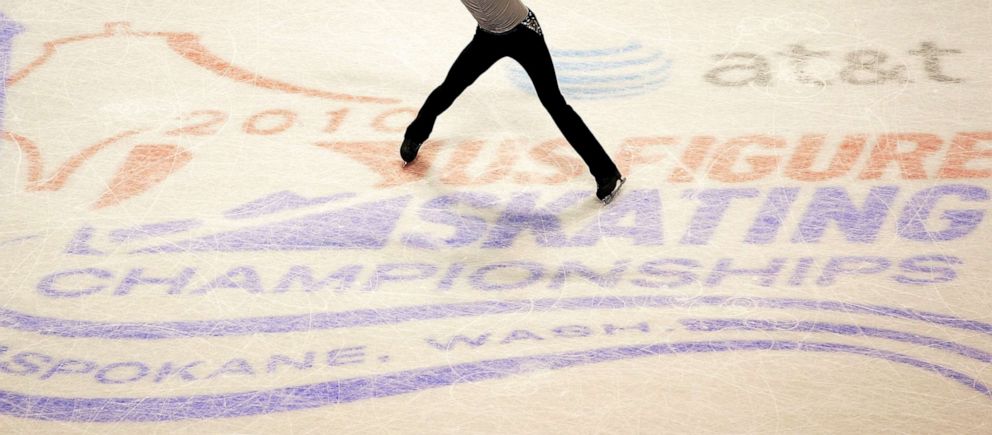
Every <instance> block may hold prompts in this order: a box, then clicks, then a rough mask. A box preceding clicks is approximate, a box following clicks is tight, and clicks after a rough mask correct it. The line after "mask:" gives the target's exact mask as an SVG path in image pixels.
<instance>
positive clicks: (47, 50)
mask: <svg viewBox="0 0 992 435" xmlns="http://www.w3.org/2000/svg"><path fill="white" fill-rule="evenodd" d="M119 34H126V35H128V37H141V38H144V37H160V38H165V39H166V42H167V43H168V46H169V48H171V49H172V50H173V51H175V52H176V53H178V54H179V55H180V56H182V57H183V58H185V59H186V60H189V61H191V62H193V63H194V64H196V65H198V66H200V67H203V68H205V69H207V70H209V71H211V72H213V73H215V74H218V75H220V76H222V77H226V78H229V79H231V80H235V81H238V82H241V83H246V84H249V85H251V86H256V87H259V88H264V89H270V90H275V91H281V92H286V93H290V94H299V95H305V96H309V97H317V98H324V99H331V100H342V101H349V102H353V103H373V104H396V103H399V100H398V99H395V98H380V97H369V96H361V95H351V94H342V93H336V92H329V91H323V90H319V89H312V88H307V87H303V86H297V85H294V84H291V83H287V82H283V81H280V80H275V79H270V78H266V77H261V76H259V75H258V74H256V73H253V72H251V71H249V70H247V69H245V68H241V67H238V66H235V65H233V64H231V63H229V62H227V61H225V60H224V59H223V58H221V57H220V56H217V55H215V54H213V53H211V52H210V51H209V50H208V49H207V48H206V47H205V46H204V45H203V44H201V43H200V42H199V39H200V38H199V36H197V35H195V34H192V33H177V32H138V31H133V30H131V29H130V27H129V25H128V23H121V22H110V23H106V24H104V31H103V32H102V33H93V34H84V35H77V36H70V37H66V38H60V39H55V40H52V41H48V42H45V43H44V44H43V47H44V52H43V53H42V54H41V55H40V56H39V57H38V58H37V59H35V60H33V61H31V62H30V63H29V64H28V65H26V66H25V67H23V68H21V69H20V70H19V71H17V72H15V73H14V74H13V75H10V76H8V77H7V81H6V84H7V86H13V85H14V84H16V83H17V82H19V81H20V80H22V79H23V78H24V77H26V76H27V75H29V74H31V73H32V72H33V71H34V70H36V69H37V68H38V67H40V66H41V65H43V64H45V63H46V62H48V60H49V59H50V58H51V57H52V56H53V55H54V54H55V53H56V52H58V49H59V46H61V45H65V44H71V43H74V42H80V41H86V40H90V39H95V38H109V37H113V36H115V35H119Z"/></svg>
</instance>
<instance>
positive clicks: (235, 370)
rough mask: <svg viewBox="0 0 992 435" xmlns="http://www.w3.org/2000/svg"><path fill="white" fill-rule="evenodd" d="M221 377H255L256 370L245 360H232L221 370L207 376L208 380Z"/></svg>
mask: <svg viewBox="0 0 992 435" xmlns="http://www.w3.org/2000/svg"><path fill="white" fill-rule="evenodd" d="M220 375H245V376H255V369H253V368H252V367H251V364H249V363H248V360H246V359H244V358H232V359H231V360H230V361H228V362H226V363H224V365H222V366H221V367H220V368H219V369H217V370H215V371H214V372H213V373H211V374H209V375H207V377H206V379H213V378H216V377H217V376H220Z"/></svg>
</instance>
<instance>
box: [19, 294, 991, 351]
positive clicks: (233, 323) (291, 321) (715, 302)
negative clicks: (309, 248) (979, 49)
mask: <svg viewBox="0 0 992 435" xmlns="http://www.w3.org/2000/svg"><path fill="white" fill-rule="evenodd" d="M694 306H754V307H762V308H770V309H782V310H790V309H791V310H811V311H833V312H843V313H850V314H863V315H872V316H879V317H887V318H896V319H904V320H913V321H919V322H923V323H929V324H933V325H940V326H945V327H949V328H954V329H962V330H967V331H972V332H978V333H981V334H985V335H992V324H988V323H983V322H979V321H975V320H967V319H961V318H957V317H953V316H947V315H943V314H938V313H930V312H926V311H916V310H910V309H902V308H893V307H886V306H880V305H865V304H852V303H848V302H837V301H825V300H805V299H784V298H757V297H755V298H741V297H739V296H736V297H735V296H716V295H715V296H701V297H677V296H658V295H646V296H591V297H575V298H564V299H560V298H545V299H535V300H527V299H522V300H490V301H478V302H466V303H456V304H437V305H416V306H407V307H395V308H378V309H360V310H353V311H342V312H324V313H307V314H301V315H286V316H267V317H249V318H243V319H221V320H192V321H174V322H96V321H88V320H69V319H58V318H54V317H42V316H34V315H30V314H25V313H20V312H17V311H13V310H8V309H3V308H0V327H5V328H10V329H15V330H20V331H26V332H34V333H38V334H43V335H55V336H61V337H70V338H102V339H113V340H119V339H134V340H160V339H168V338H188V337H226V336H239V335H255V334H266V333H269V334H271V333H288V332H298V331H313V330H322V329H339V328H358V327H365V326H376V325H391V324H398V323H405V322H412V321H422V320H438V319H450V318H461V317H476V316H487V315H497V314H509V313H522V312H555V311H586V310H618V309H626V308H633V307H652V308H662V307H679V308H686V307H694Z"/></svg>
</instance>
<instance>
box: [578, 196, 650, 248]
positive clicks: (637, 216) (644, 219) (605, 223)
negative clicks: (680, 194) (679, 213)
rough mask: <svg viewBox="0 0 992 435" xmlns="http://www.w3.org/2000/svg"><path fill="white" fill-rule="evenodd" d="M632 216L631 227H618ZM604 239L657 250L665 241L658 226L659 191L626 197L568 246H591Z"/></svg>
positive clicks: (608, 209) (605, 211)
mask: <svg viewBox="0 0 992 435" xmlns="http://www.w3.org/2000/svg"><path fill="white" fill-rule="evenodd" d="M630 214H633V215H634V222H633V224H632V225H630V226H623V225H620V222H622V221H623V220H625V219H626V218H627V216H628V215H630ZM603 237H624V238H628V239H631V240H632V241H633V242H634V244H635V245H640V246H658V245H661V244H662V243H663V241H664V236H663V235H662V225H661V197H660V195H659V192H658V190H635V191H632V192H629V193H625V194H624V195H623V196H621V197H620V200H618V201H617V202H615V203H613V204H611V205H610V207H608V208H607V209H605V210H604V211H603V212H601V213H600V214H599V216H598V217H597V219H596V220H595V221H594V222H593V223H592V224H590V225H589V226H587V227H586V228H584V229H582V230H580V231H579V232H578V233H577V234H576V235H575V237H574V238H572V240H571V242H570V245H571V246H593V245H595V244H597V243H599V241H600V240H601V239H602V238H603Z"/></svg>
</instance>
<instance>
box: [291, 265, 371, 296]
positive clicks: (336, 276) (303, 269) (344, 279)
mask: <svg viewBox="0 0 992 435" xmlns="http://www.w3.org/2000/svg"><path fill="white" fill-rule="evenodd" d="M361 271H362V266H361V265H359V264H351V265H348V266H344V267H342V268H340V269H338V270H337V272H334V273H331V274H329V275H327V277H325V278H324V279H322V280H320V281H316V280H315V279H314V278H313V270H312V269H310V268H309V267H307V266H300V265H296V266H293V267H290V268H289V270H288V271H286V274H285V275H283V276H282V278H281V279H279V283H278V284H276V287H275V288H274V289H272V292H273V293H285V292H286V291H289V289H290V288H292V287H293V284H294V283H295V282H299V283H300V285H301V286H302V287H303V291H305V292H314V291H320V290H323V289H324V287H327V285H328V284H330V283H332V282H336V283H338V284H337V286H335V287H334V290H336V291H344V290H347V289H349V288H351V286H352V284H354V283H355V280H357V279H358V274H359V273H361Z"/></svg>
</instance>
